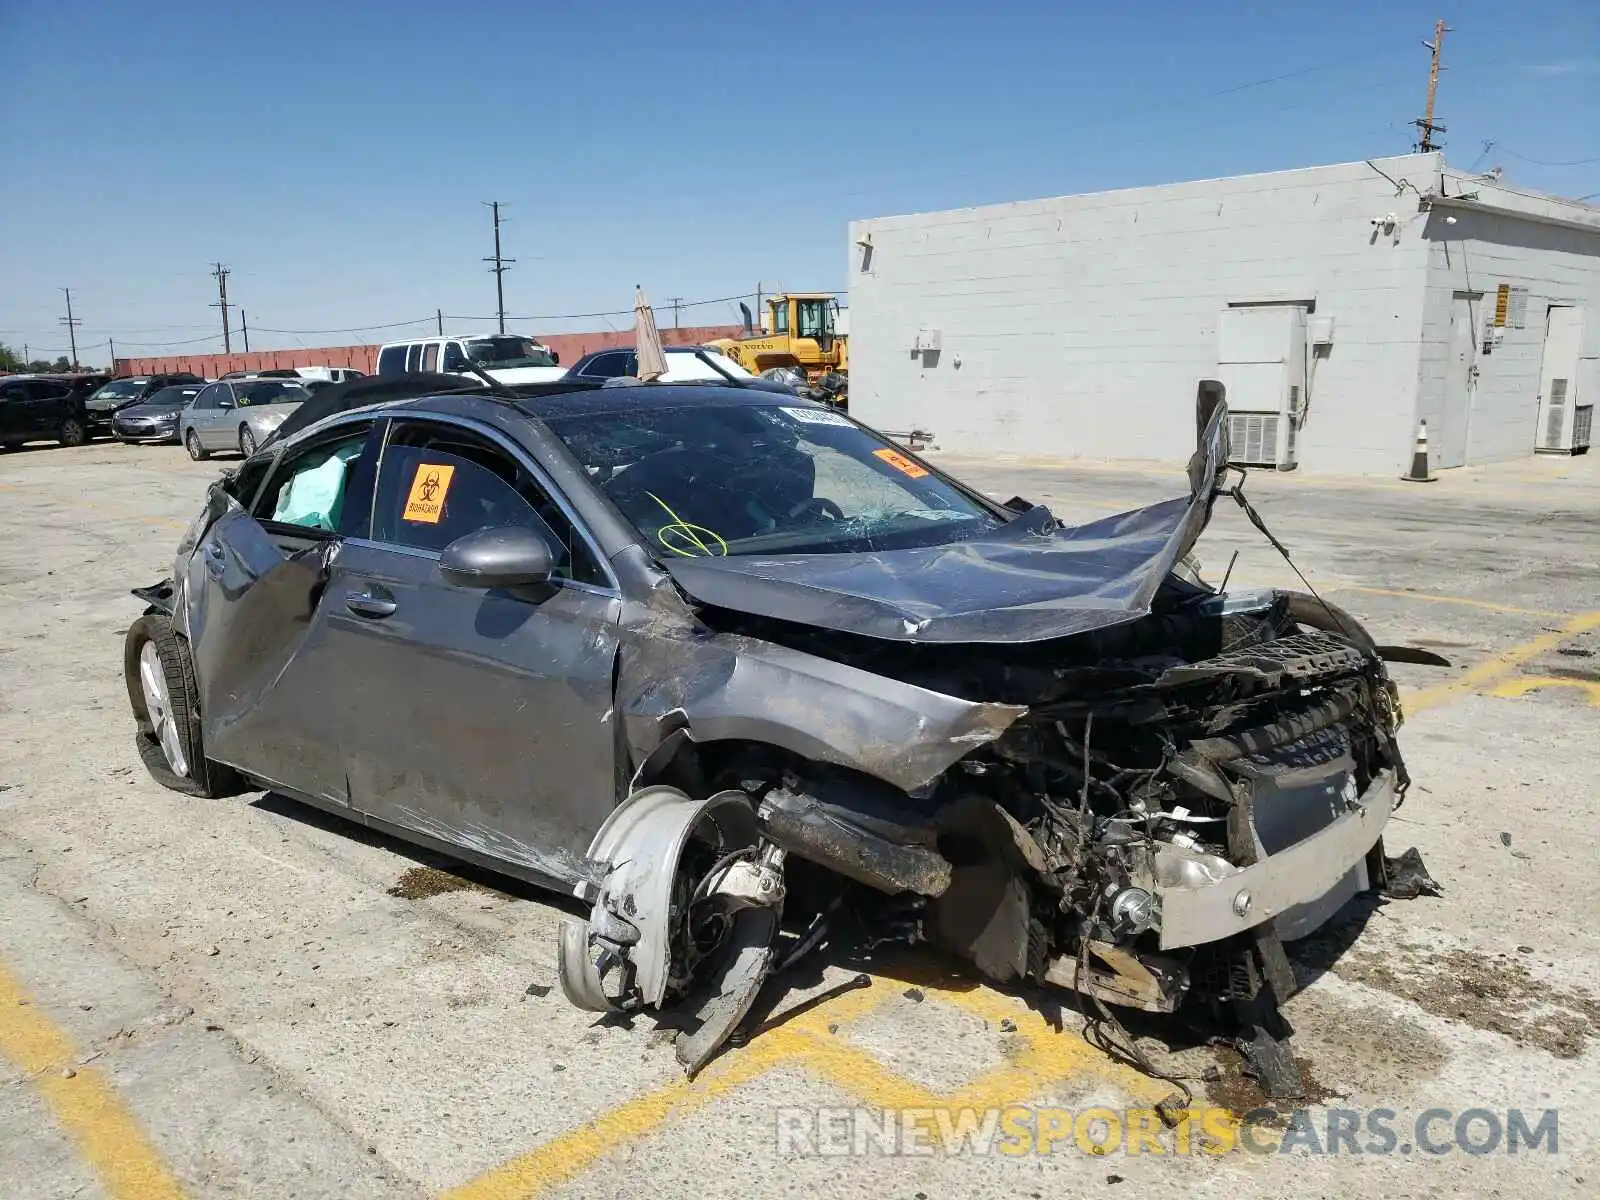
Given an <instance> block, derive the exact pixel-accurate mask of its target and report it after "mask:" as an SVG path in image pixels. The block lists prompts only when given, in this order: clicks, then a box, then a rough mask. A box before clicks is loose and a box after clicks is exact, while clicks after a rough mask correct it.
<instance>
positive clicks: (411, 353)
mask: <svg viewBox="0 0 1600 1200" xmlns="http://www.w3.org/2000/svg"><path fill="white" fill-rule="evenodd" d="M421 366H422V347H421V346H419V345H417V344H416V343H412V344H411V345H409V346H407V347H406V370H407V371H416V370H417V369H418V368H419V367H421Z"/></svg>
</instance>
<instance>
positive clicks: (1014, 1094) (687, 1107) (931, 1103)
mask: <svg viewBox="0 0 1600 1200" xmlns="http://www.w3.org/2000/svg"><path fill="white" fill-rule="evenodd" d="M892 983H893V981H892V980H884V979H880V980H879V981H878V983H877V985H876V986H875V987H873V988H871V989H868V990H865V991H861V992H847V993H845V994H844V995H842V996H839V997H837V998H835V999H833V1000H832V1001H830V1002H829V1003H827V1004H825V1005H822V1006H821V1007H819V1008H816V1009H813V1010H811V1011H809V1012H807V1013H805V1014H803V1015H801V1016H799V1017H796V1018H795V1019H794V1020H792V1021H789V1022H787V1023H786V1024H783V1025H780V1026H779V1027H778V1028H776V1029H774V1030H771V1031H769V1032H766V1033H763V1034H761V1035H760V1036H759V1037H757V1038H756V1039H755V1040H754V1041H752V1042H751V1043H750V1045H749V1046H748V1047H746V1048H744V1049H741V1050H738V1051H736V1052H734V1053H733V1054H730V1055H728V1056H727V1057H725V1058H724V1059H723V1061H722V1063H721V1064H720V1065H719V1066H718V1067H717V1068H716V1069H714V1070H713V1071H711V1072H708V1073H707V1074H706V1075H705V1076H703V1077H702V1078H701V1080H699V1081H697V1082H696V1083H692V1084H691V1083H688V1082H686V1081H682V1080H679V1081H677V1082H675V1083H671V1084H668V1085H666V1086H665V1087H662V1088H659V1089H657V1090H656V1091H653V1092H649V1093H647V1094H645V1095H643V1096H639V1097H637V1098H636V1099H633V1100H630V1101H628V1102H627V1103H625V1104H623V1105H621V1106H620V1107H618V1108H615V1109H612V1110H611V1111H610V1112H607V1113H605V1114H603V1115H601V1116H600V1117H599V1118H597V1119H595V1120H593V1121H591V1122H589V1123H588V1124H586V1125H584V1126H582V1127H580V1128H578V1129H575V1130H573V1131H572V1132H570V1133H567V1134H563V1135H561V1136H559V1137H557V1138H555V1139H554V1140H553V1141H551V1142H548V1143H546V1144H545V1145H543V1146H541V1147H539V1148H538V1149H537V1150H533V1151H530V1152H529V1153H527V1154H525V1155H522V1156H521V1157H519V1158H516V1159H513V1160H512V1161H511V1162H509V1163H506V1164H505V1165H504V1166H501V1167H497V1168H495V1169H494V1170H492V1171H490V1172H489V1173H488V1174H486V1175H483V1176H481V1177H480V1178H478V1179H475V1180H473V1181H471V1182H470V1183H466V1184H463V1185H462V1186H460V1187H458V1188H455V1189H453V1190H451V1191H449V1192H446V1193H445V1194H444V1195H443V1196H442V1197H441V1198H440V1200H532V1198H533V1197H537V1196H539V1195H541V1194H543V1193H545V1192H546V1191H548V1190H550V1189H551V1188H555V1187H559V1186H561V1185H562V1184H564V1183H566V1182H568V1181H570V1180H571V1179H573V1178H574V1177H576V1176H577V1175H579V1174H581V1173H582V1172H583V1171H585V1170H587V1169H589V1168H590V1167H591V1166H593V1165H594V1164H595V1163H596V1162H597V1161H598V1160H599V1159H600V1158H601V1157H602V1156H603V1155H605V1154H607V1153H609V1152H611V1151H613V1150H616V1149H619V1148H621V1147H623V1146H626V1145H628V1144H629V1143H632V1142H634V1141H637V1140H638V1139H639V1138H642V1137H646V1136H648V1135H649V1134H651V1133H653V1132H654V1131H655V1130H656V1129H658V1128H660V1127H661V1126H662V1125H664V1124H665V1123H666V1122H667V1121H669V1120H672V1119H674V1118H677V1117H682V1116H687V1115H688V1114H690V1113H692V1112H694V1111H696V1110H697V1109H700V1108H702V1107H704V1106H705V1105H706V1104H709V1103H710V1102H711V1101H713V1100H716V1099H718V1098H719V1097H722V1096H725V1095H727V1094H728V1093H729V1092H732V1091H734V1090H735V1089H737V1088H740V1087H743V1086H744V1085H745V1084H747V1083H750V1082H753V1081H754V1080H756V1079H758V1078H759V1077H761V1076H763V1075H765V1074H767V1073H768V1072H770V1071H774V1070H778V1069H781V1068H787V1067H793V1068H796V1069H799V1070H804V1071H807V1072H809V1073H810V1074H812V1075H815V1076H817V1077H818V1078H821V1079H823V1080H825V1081H827V1082H828V1083H831V1084H833V1085H834V1086H836V1087H838V1088H839V1089H840V1090H841V1091H844V1092H848V1093H850V1094H851V1095H853V1096H855V1097H856V1098H857V1099H858V1100H859V1101H861V1102H862V1103H863V1104H868V1105H872V1106H876V1107H881V1108H892V1109H928V1110H941V1109H942V1110H945V1111H948V1112H952V1113H955V1112H960V1111H962V1110H988V1109H1005V1108H1009V1107H1012V1106H1015V1105H1019V1104H1024V1103H1027V1102H1029V1101H1034V1100H1037V1099H1039V1098H1041V1097H1042V1095H1043V1094H1044V1093H1045V1092H1046V1091H1047V1090H1048V1089H1049V1088H1050V1086H1052V1085H1053V1084H1055V1083H1058V1082H1059V1081H1061V1080H1063V1079H1069V1078H1070V1079H1092V1080H1095V1081H1097V1082H1102V1083H1109V1084H1111V1085H1113V1086H1116V1087H1118V1088H1120V1089H1121V1090H1122V1091H1124V1092H1126V1093H1127V1094H1128V1095H1129V1096H1130V1097H1131V1098H1132V1099H1133V1101H1134V1102H1135V1103H1142V1104H1146V1105H1150V1106H1154V1105H1155V1103H1156V1102H1157V1101H1158V1100H1160V1099H1162V1098H1163V1097H1164V1096H1166V1094H1167V1093H1168V1092H1170V1091H1171V1090H1172V1088H1171V1086H1170V1085H1166V1084H1162V1083H1160V1082H1158V1081H1155V1080H1152V1079H1149V1078H1146V1077H1145V1076H1144V1075H1141V1074H1139V1073H1138V1072H1136V1071H1133V1070H1132V1069H1130V1068H1128V1067H1125V1066H1122V1065H1121V1064H1119V1063H1117V1062H1115V1061H1113V1060H1112V1059H1111V1058H1109V1057H1108V1056H1107V1055H1105V1054H1104V1053H1102V1052H1101V1051H1099V1050H1097V1049H1095V1048H1094V1047H1092V1046H1090V1045H1089V1043H1088V1042H1086V1041H1084V1040H1083V1039H1082V1038H1081V1037H1079V1036H1077V1035H1076V1034H1073V1033H1068V1032H1059V1031H1057V1030H1056V1029H1054V1028H1053V1027H1052V1026H1051V1025H1050V1024H1049V1023H1048V1022H1047V1021H1046V1020H1045V1019H1044V1018H1043V1017H1042V1016H1040V1015H1039V1014H1038V1013H1035V1012H1030V1011H1026V1010H1024V1009H1021V1008H1019V1007H1018V1005H1017V1003H1016V1001H1015V1000H1013V999H1011V998H1010V997H1007V996H1004V995H1002V994H1001V993H998V992H994V991H991V990H989V989H987V988H982V987H978V988H971V989H967V990H954V989H945V988H940V987H935V986H930V985H928V984H925V983H924V984H922V985H920V986H921V987H922V991H923V993H924V999H925V1000H926V1001H927V1002H929V1003H946V1004H950V1005H953V1006H954V1007H957V1008H960V1009H963V1010H964V1011H966V1012H969V1013H971V1014H973V1015H974V1016H978V1017H981V1018H983V1019H984V1020H986V1021H989V1022H992V1023H994V1024H996V1025H998V1024H999V1022H1000V1021H1001V1020H1002V1019H1006V1018H1009V1019H1011V1020H1012V1021H1013V1022H1014V1023H1015V1025H1016V1030H1017V1032H1016V1036H1017V1038H1018V1040H1019V1045H1018V1047H1017V1048H1016V1050H1015V1052H1013V1053H1011V1054H1008V1056H1007V1057H1008V1061H1007V1062H1006V1064H1005V1065H1004V1066H1001V1067H997V1068H995V1069H994V1070H992V1071H988V1072H985V1073H984V1074H982V1075H980V1076H979V1077H978V1078H976V1079H974V1080H973V1081H972V1082H970V1083H968V1084H966V1085H965V1086H963V1087H960V1088H958V1089H956V1090H955V1091H954V1092H951V1093H948V1094H938V1093H935V1092H932V1091H930V1090H929V1089H927V1088H925V1087H923V1086H922V1085H921V1084H919V1083H917V1082H915V1081H913V1080H910V1079H907V1078H905V1077H904V1076H902V1075H900V1074H898V1073H897V1072H895V1071H894V1070H892V1069H890V1068H889V1067H887V1066H885V1065H884V1064H883V1063H882V1062H881V1061H879V1060H878V1059H877V1058H876V1057H875V1056H873V1055H872V1054H871V1053H870V1052H869V1051H867V1050H865V1049H863V1048H862V1047H860V1046H857V1045H854V1044H852V1043H851V1042H850V1040H849V1038H848V1036H844V1035H842V1031H843V1030H844V1029H845V1028H846V1027H848V1026H849V1025H851V1024H853V1023H855V1022H856V1021H859V1020H860V1019H861V1018H862V1017H865V1016H866V1015H867V1014H868V1013H870V1012H872V1011H874V1010H875V1009H877V1008H879V1007H881V1006H882V1005H883V1004H884V1003H886V1002H887V1001H889V1000H890V999H891V998H892V997H893V996H895V995H898V994H899V993H898V991H896V990H894V989H893V988H892V987H889V986H885V985H886V984H892ZM830 1027H832V1030H833V1031H831V1032H830ZM930 1133H934V1134H935V1136H936V1131H933V1130H930Z"/></svg>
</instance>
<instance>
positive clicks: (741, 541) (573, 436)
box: [549, 404, 1005, 558]
mask: <svg viewBox="0 0 1600 1200" xmlns="http://www.w3.org/2000/svg"><path fill="white" fill-rule="evenodd" d="M549 424H550V427H551V428H552V429H553V430H554V431H555V433H556V434H557V436H559V437H560V438H562V440H564V441H565V442H566V443H567V445H568V447H569V448H570V449H571V450H572V451H573V453H574V454H575V455H577V457H578V460H579V461H580V462H581V463H582V464H583V466H584V468H585V469H586V470H587V471H588V472H589V474H590V476H591V477H592V478H593V479H594V480H595V481H596V483H598V484H599V485H600V487H601V488H602V490H604V491H605V493H606V494H607V495H608V496H609V497H610V498H611V500H612V502H613V503H615V504H616V506H617V507H618V508H620V509H621V510H622V512H623V514H624V515H625V516H626V517H627V518H628V520H629V521H631V522H632V523H633V524H634V526H635V527H636V528H637V529H638V530H639V531H640V532H641V533H642V534H643V535H644V536H645V538H646V539H648V541H649V543H650V544H651V545H652V546H654V547H655V548H656V549H658V550H659V551H661V552H663V553H666V554H671V555H678V556H681V557H689V558H703V557H719V556H722V555H735V554H764V553H835V554H837V553H849V552H854V551H872V550H891V549H902V548H906V547H911V546H933V545H939V544H941V543H947V542H956V541H963V540H965V539H967V538H971V537H975V536H977V535H979V534H982V533H986V532H989V531H991V530H994V529H998V528H1000V527H1001V526H1002V525H1004V524H1005V521H1004V520H1003V519H1002V518H1001V517H999V516H997V515H995V513H994V512H992V511H991V510H990V509H989V508H988V507H987V506H985V505H983V504H981V503H980V502H979V501H978V500H977V499H975V498H974V497H972V496H971V495H969V494H968V493H966V492H964V491H962V490H961V489H959V488H957V487H955V486H953V485H951V484H949V483H947V482H945V481H944V480H943V479H941V478H939V477H938V476H937V475H934V474H933V473H932V472H931V471H929V470H928V469H927V468H926V467H924V466H923V465H921V464H920V463H918V462H917V461H915V460H914V459H912V458H910V457H909V456H907V455H906V454H904V453H902V452H901V451H899V450H896V449H895V448H894V447H892V446H890V445H888V444H887V443H885V442H884V441H883V440H882V439H880V438H878V437H876V436H874V435H872V434H870V433H868V432H867V431H866V430H865V429H862V428H861V427H860V426H858V425H856V424H855V423H854V422H853V421H851V420H850V419H849V418H848V417H845V416H843V415H841V414H839V413H836V412H831V411H829V410H826V409H818V408H810V407H800V406H788V405H777V404H774V405H756V404H738V405H727V406H721V405H719V406H714V407H713V406H698V407H695V408H669V409H644V410H640V411H639V412H637V413H635V414H619V413H615V412H609V413H591V414H586V415H583V416H572V417H562V418H557V419H554V420H551V421H550V422H549Z"/></svg>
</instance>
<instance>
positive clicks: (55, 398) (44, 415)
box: [26, 379, 72, 438]
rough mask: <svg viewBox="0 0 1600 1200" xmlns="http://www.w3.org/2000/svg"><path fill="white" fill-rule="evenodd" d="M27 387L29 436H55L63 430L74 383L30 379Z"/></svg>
mask: <svg viewBox="0 0 1600 1200" xmlns="http://www.w3.org/2000/svg"><path fill="white" fill-rule="evenodd" d="M26 387H27V392H28V404H27V413H28V415H27V418H26V423H27V426H28V436H29V437H35V438H46V437H50V438H53V437H55V436H56V435H57V434H58V433H60V431H61V423H62V422H63V421H65V420H66V418H67V411H68V407H69V405H68V397H70V396H71V395H72V385H71V384H67V383H62V382H61V381H59V380H56V379H30V380H28V381H27V384H26Z"/></svg>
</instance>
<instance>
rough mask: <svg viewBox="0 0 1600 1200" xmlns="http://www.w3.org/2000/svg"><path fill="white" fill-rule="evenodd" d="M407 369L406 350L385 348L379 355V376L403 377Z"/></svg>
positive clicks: (391, 347)
mask: <svg viewBox="0 0 1600 1200" xmlns="http://www.w3.org/2000/svg"><path fill="white" fill-rule="evenodd" d="M405 369H406V348H405V347H404V346H385V347H384V348H383V350H382V351H381V352H380V353H379V354H378V374H379V375H403V374H405Z"/></svg>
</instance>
